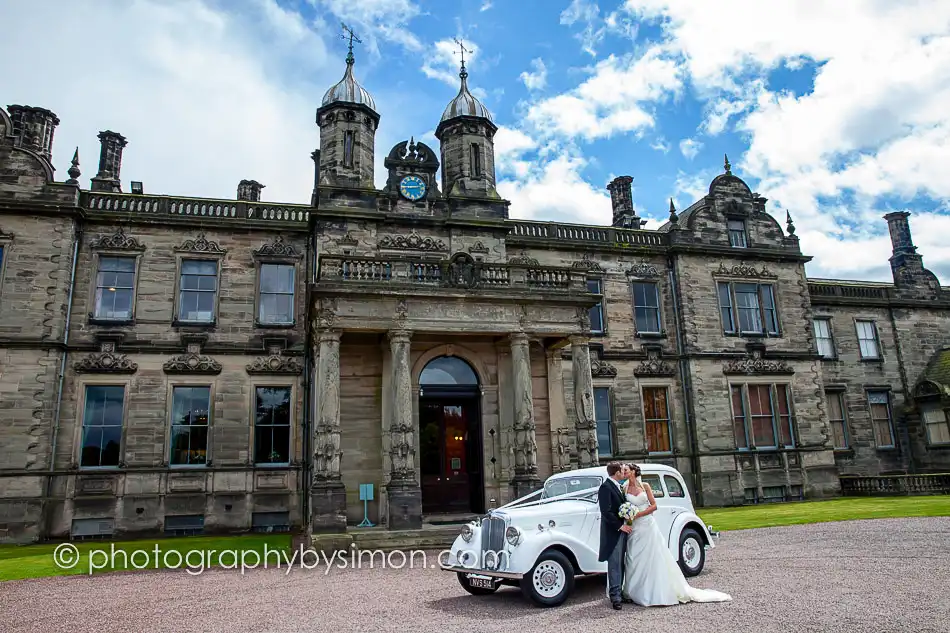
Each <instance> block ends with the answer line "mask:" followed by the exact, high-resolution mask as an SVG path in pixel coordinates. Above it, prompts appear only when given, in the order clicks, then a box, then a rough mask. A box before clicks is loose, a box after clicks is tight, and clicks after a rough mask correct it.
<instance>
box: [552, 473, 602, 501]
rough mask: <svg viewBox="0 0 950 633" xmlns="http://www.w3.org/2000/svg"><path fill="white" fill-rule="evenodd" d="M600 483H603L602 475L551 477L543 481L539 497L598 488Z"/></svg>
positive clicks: (556, 495)
mask: <svg viewBox="0 0 950 633" xmlns="http://www.w3.org/2000/svg"><path fill="white" fill-rule="evenodd" d="M602 483H604V480H603V478H602V477H593V476H590V477H587V476H585V477H557V478H555V477H552V478H550V479H548V480H547V482H545V484H544V492H543V493H542V495H541V497H542V498H543V499H550V498H551V497H559V496H561V495H566V494H570V493H572V492H580V491H582V490H589V489H591V488H598V487H600V484H602Z"/></svg>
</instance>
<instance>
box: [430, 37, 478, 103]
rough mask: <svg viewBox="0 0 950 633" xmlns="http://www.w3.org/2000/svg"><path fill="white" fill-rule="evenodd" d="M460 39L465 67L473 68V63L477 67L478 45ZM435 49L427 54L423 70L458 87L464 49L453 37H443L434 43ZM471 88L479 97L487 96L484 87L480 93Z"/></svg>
mask: <svg viewBox="0 0 950 633" xmlns="http://www.w3.org/2000/svg"><path fill="white" fill-rule="evenodd" d="M459 41H460V42H462V45H463V46H464V47H465V51H466V53H465V67H466V69H468V70H471V69H472V67H473V65H474V66H475V67H476V68H477V67H478V66H477V65H476V64H477V60H478V51H479V49H478V45H477V44H475V43H474V42H472V41H469V40H462V39H461V37H460V38H459ZM432 48H433V49H434V50H432V51H431V53H429V54H427V55H426V56H425V61H424V62H423V63H422V72H423V73H425V75H426V77H429V78H430V79H438V80H439V81H442V82H444V83H446V84H448V85H449V86H452V87H453V88H456V89H458V87H459V85H460V80H459V70H460V69H461V64H462V55H461V53H462V49H461V48H460V47H459V45H458V44H457V43H456V42H455V40H454V39H452V38H444V39H441V40H439V41H437V42H435V43H434V44H432ZM469 88H470V89H471V91H472V94H474V95H475V96H476V97H478V98H479V99H481V98H483V97H484V96H485V92H484V89H480V94H476V90H477V89H473V88H472V87H471V86H469Z"/></svg>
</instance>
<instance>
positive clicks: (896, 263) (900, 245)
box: [884, 211, 924, 283]
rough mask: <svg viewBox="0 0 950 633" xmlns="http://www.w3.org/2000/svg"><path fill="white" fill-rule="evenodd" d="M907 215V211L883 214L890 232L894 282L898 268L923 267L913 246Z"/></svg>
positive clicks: (920, 258)
mask: <svg viewBox="0 0 950 633" xmlns="http://www.w3.org/2000/svg"><path fill="white" fill-rule="evenodd" d="M908 217H910V213H908V212H907V211H895V212H894V213H888V214H887V215H885V216H884V219H885V220H887V229H888V231H890V234H891V253H892V254H891V257H890V262H891V272H892V273H893V274H894V282H895V283H897V281H898V277H899V275H898V271H899V270H900V269H902V268H907V269H911V270H914V271H915V272H916V271H920V270H923V267H924V261H923V258H922V257H921V256H920V255H918V254H917V247H916V246H914V239H913V238H912V237H911V235H910V223H909V222H908V221H907V218H908Z"/></svg>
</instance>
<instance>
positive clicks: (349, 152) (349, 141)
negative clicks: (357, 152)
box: [343, 130, 353, 167]
mask: <svg viewBox="0 0 950 633" xmlns="http://www.w3.org/2000/svg"><path fill="white" fill-rule="evenodd" d="M343 166H344V167H352V166H353V131H352V130H347V131H346V132H343Z"/></svg>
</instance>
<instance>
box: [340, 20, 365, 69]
mask: <svg viewBox="0 0 950 633" xmlns="http://www.w3.org/2000/svg"><path fill="white" fill-rule="evenodd" d="M340 26H342V27H343V31H344V32H343V33H342V34H341V35H340V38H341V39H344V40H349V45H348V52H347V54H346V64H347V65H348V66H352V65H353V62H355V61H356V58H354V57H353V42H354V40H355V41H356V42H358V43H360V44H362V43H363V40H361V39H360V38H358V37H356V33H354V32H353V29H351V28H350V27H348V26H347V25H346V24H344V23H343V22H340Z"/></svg>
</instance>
